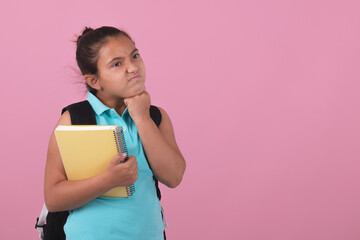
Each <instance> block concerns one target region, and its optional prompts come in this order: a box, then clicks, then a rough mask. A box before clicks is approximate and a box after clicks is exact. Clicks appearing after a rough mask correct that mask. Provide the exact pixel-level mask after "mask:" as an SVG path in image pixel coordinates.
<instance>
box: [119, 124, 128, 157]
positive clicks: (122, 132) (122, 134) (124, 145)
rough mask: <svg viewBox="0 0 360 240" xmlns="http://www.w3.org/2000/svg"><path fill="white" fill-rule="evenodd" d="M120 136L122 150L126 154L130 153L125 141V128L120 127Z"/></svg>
mask: <svg viewBox="0 0 360 240" xmlns="http://www.w3.org/2000/svg"><path fill="white" fill-rule="evenodd" d="M120 138H121V143H122V144H121V146H122V148H123V149H122V150H123V152H124V153H126V156H127V155H128V149H127V147H126V143H125V136H124V131H123V128H120Z"/></svg>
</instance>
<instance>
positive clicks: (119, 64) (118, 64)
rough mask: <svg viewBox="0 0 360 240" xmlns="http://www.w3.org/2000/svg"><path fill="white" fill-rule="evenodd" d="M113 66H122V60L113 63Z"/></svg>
mask: <svg viewBox="0 0 360 240" xmlns="http://www.w3.org/2000/svg"><path fill="white" fill-rule="evenodd" d="M112 66H113V67H120V66H121V63H120V62H116V63H114V64H113V65H112Z"/></svg>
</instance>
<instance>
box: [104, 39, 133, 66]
mask: <svg viewBox="0 0 360 240" xmlns="http://www.w3.org/2000/svg"><path fill="white" fill-rule="evenodd" d="M134 49H135V45H134V43H133V42H132V41H131V40H130V39H129V38H127V37H125V36H117V37H109V39H108V40H107V41H106V43H105V44H104V45H103V46H102V47H101V48H100V51H99V61H107V60H111V59H113V58H115V57H127V56H129V54H130V53H131V52H132V51H133V50H134Z"/></svg>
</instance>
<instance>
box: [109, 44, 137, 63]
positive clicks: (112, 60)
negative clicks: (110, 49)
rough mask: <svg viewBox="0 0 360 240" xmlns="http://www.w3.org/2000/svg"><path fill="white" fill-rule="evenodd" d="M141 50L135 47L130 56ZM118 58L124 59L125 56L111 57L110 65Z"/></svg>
mask: <svg viewBox="0 0 360 240" xmlns="http://www.w3.org/2000/svg"><path fill="white" fill-rule="evenodd" d="M137 51H139V49H137V48H135V49H134V50H132V52H131V53H130V56H131V55H133V54H134V53H135V52H137ZM118 60H120V61H121V60H124V57H115V58H113V59H111V61H110V62H109V63H108V65H110V64H111V63H112V62H114V61H118Z"/></svg>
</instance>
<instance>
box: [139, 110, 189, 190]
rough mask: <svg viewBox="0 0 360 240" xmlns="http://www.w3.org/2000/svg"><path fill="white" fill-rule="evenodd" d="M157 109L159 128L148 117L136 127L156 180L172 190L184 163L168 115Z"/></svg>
mask: <svg viewBox="0 0 360 240" xmlns="http://www.w3.org/2000/svg"><path fill="white" fill-rule="evenodd" d="M159 109H160V112H161V114H162V120H161V123H160V126H159V128H158V127H157V126H156V124H155V123H154V121H153V120H152V119H151V117H150V116H149V117H146V118H143V119H141V120H139V121H137V124H136V126H137V128H138V132H139V135H140V138H141V141H142V144H143V146H144V149H145V151H146V155H147V157H148V160H149V163H150V165H151V168H152V170H153V172H154V174H155V176H156V178H157V179H158V180H159V181H160V182H162V183H163V184H165V185H166V186H168V187H171V188H174V187H176V186H178V185H179V184H180V182H181V180H182V177H183V175H184V172H185V168H186V163H185V160H184V158H183V156H182V154H181V152H180V150H179V147H178V146H177V143H176V140H175V134H174V130H173V126H172V123H171V120H170V118H169V115H168V114H167V113H166V112H165V110H163V109H162V108H159Z"/></svg>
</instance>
